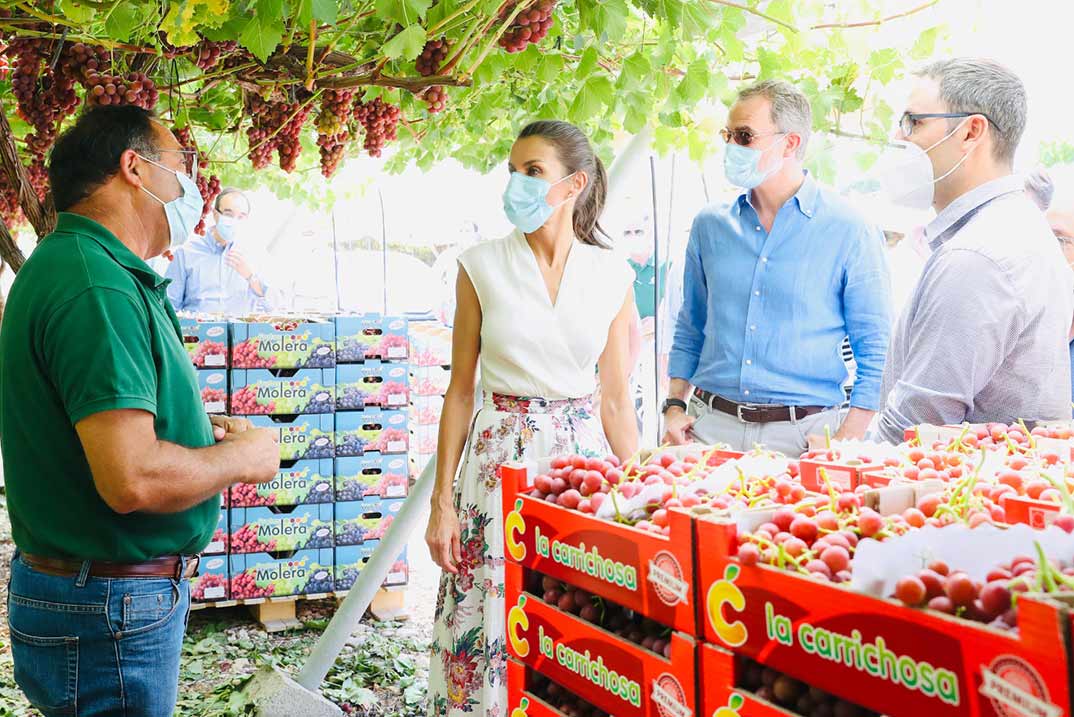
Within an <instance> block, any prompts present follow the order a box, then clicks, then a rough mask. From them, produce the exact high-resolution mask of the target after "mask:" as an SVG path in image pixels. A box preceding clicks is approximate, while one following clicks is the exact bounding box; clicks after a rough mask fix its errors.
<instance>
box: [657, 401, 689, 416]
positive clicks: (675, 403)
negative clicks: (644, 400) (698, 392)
mask: <svg viewBox="0 0 1074 717" xmlns="http://www.w3.org/2000/svg"><path fill="white" fill-rule="evenodd" d="M672 406H678V407H679V408H681V409H682V410H684V411H685V410H686V401H683V400H682V399H679V398H667V399H664V405H663V406H661V407H660V415H661V416H663V415H667V412H668V409H669V408H671V407H672Z"/></svg>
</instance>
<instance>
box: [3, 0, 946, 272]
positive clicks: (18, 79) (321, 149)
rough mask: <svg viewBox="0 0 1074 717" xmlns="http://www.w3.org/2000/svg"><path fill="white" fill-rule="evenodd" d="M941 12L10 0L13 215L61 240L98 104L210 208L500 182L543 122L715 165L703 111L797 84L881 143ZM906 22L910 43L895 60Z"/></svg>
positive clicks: (504, 1)
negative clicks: (68, 137) (140, 119)
mask: <svg viewBox="0 0 1074 717" xmlns="http://www.w3.org/2000/svg"><path fill="white" fill-rule="evenodd" d="M939 1H940V0H932V1H931V2H925V3H924V4H920V5H917V6H914V7H910V6H908V5H905V4H904V3H901V0H900V3H901V5H900V7H892V8H886V9H884V10H883V11H878V10H877V5H879V4H881V3H876V2H864V1H863V2H845V3H844V2H840V3H830V2H827V1H826V0H768V1H764V0H743V1H742V2H737V1H732V0H182V1H175V0H163V1H162V0H46V1H44V2H16V3H13V2H10V1H7V2H0V7H3V6H6V8H7V9H4V10H0V47H3V48H4V49H3V50H2V57H0V98H2V102H3V115H4V118H5V120H6V121H4V122H2V123H0V160H2V162H0V163H2V165H3V169H4V171H3V172H0V190H3V197H2V198H0V216H2V218H3V219H4V220H5V222H6V223H7V225H8V226H11V225H14V224H19V223H21V222H22V221H23V220H24V219H28V220H29V222H30V224H31V225H32V226H33V228H34V230H35V231H36V232H37V233H38V234H39V235H41V233H42V232H44V231H47V230H48V228H49V226H50V216H51V214H52V212H51V209H50V207H49V203H48V201H47V179H46V177H45V175H44V170H43V167H44V160H45V158H46V157H47V151H48V149H49V147H50V146H51V144H52V142H53V141H54V140H55V136H56V134H57V132H58V131H59V130H60V129H61V128H62V126H64V124H65V123H69V122H71V121H73V118H74V116H75V115H76V114H77V112H78V111H79V108H80V107H81V106H82V105H83V104H84V103H89V104H93V103H99V104H107V103H119V104H123V103H134V104H141V105H143V106H147V107H150V106H152V107H153V108H154V109H155V110H156V112H157V113H158V115H159V116H161V117H162V118H163V119H164V121H165V122H167V123H168V124H169V125H170V126H172V127H174V128H176V129H178V130H183V131H182V133H181V137H180V139H181V141H183V142H185V143H189V144H191V145H192V146H195V145H196V146H197V147H198V149H199V150H200V151H201V153H202V161H203V171H202V173H201V174H203V175H205V178H204V179H203V180H202V181H203V183H204V184H205V186H203V187H202V190H203V192H205V193H211V192H210V190H211V189H212V188H213V187H215V186H218V185H219V183H220V182H223V183H225V184H238V185H240V186H252V185H254V184H258V185H268V186H270V187H272V188H273V189H275V190H276V191H277V193H279V194H281V195H283V196H291V197H298V198H301V199H305V200H307V201H310V202H318V203H321V202H325V201H331V199H332V196H333V188H332V187H331V185H330V183H328V182H326V181H323V179H322V178H321V176H319V175H320V174H324V175H326V176H328V175H330V174H331V173H332V172H333V171H334V170H335V168H336V166H338V163H339V162H340V161H344V158H345V157H346V156H354V155H357V154H359V153H367V154H373V155H378V154H379V153H380V151H381V149H382V148H384V149H385V157H386V165H387V168H388V169H389V170H399V169H401V168H403V167H405V166H407V165H408V164H411V163H416V164H417V165H418V166H420V167H429V166H431V165H432V164H433V163H435V162H437V161H439V160H441V159H444V158H446V157H454V158H456V159H458V160H459V161H461V162H462V163H463V164H464V165H466V166H469V167H474V168H481V169H483V168H488V167H490V166H492V165H493V164H496V163H499V162H500V161H502V159H503V157H504V156H505V155H506V154H507V151H508V148H509V146H510V143H511V141H512V139H513V136H514V134H515V133H516V132H517V130H518V129H519V128H520V126H521V125H522V124H523V123H524V122H526V121H527V120H530V119H533V118H537V117H546V118H552V117H554V118H561V119H567V120H569V121H572V122H575V123H577V124H579V125H581V126H582V127H584V128H585V129H586V130H587V132H589V134H590V136H591V137H592V138H593V140H594V142H595V143H596V144H597V146H598V147H599V148H601V151H602V153H604V154H605V155H606V157H607V153H608V152H609V148H610V146H611V141H612V139H613V138H614V137H615V136H616V134H617V133H622V132H627V133H636V132H638V131H639V130H641V129H642V128H643V127H644V126H645V125H647V124H651V125H653V126H654V127H655V135H654V136H655V141H656V144H657V148H658V149H667V148H671V147H676V148H680V149H686V150H687V151H688V152H689V154H690V155H691V156H692V157H695V158H698V159H700V158H701V157H703V156H705V155H706V154H707V153H708V152H709V150H710V148H711V147H712V146H713V145H714V143H715V141H716V132H717V130H718V128H719V125H718V124H717V123H716V121H714V120H713V119H711V113H709V114H706V113H704V112H700V111H699V110H698V108H700V107H704V106H706V105H711V104H713V103H719V102H724V101H726V100H727V99H728V97H729V96H730V95H731V94H732V93H733V92H734V90H735V88H736V86H737V84H738V83H739V82H741V81H744V80H749V79H753V78H765V77H772V76H779V77H785V78H788V79H791V80H793V81H795V82H796V83H797V84H798V85H799V86H800V87H801V88H802V89H803V90H804V91H805V92H806V93H807V94H808V95H809V97H810V99H811V101H812V104H813V110H814V123H815V125H816V127H817V129H821V130H827V131H835V132H842V131H845V128H846V127H852V128H853V130H852V131H853V132H854V133H856V134H860V135H865V136H883V135H884V134H886V133H888V132H889V131H890V129H891V127H892V124H893V119H894V118H893V111H892V109H891V107H890V106H889V105H888V104H886V103H885V102H884V101H883V100H882V99H880V98H879V97H878V96H877V92H878V90H880V89H881V88H883V86H884V85H886V84H888V83H889V82H891V81H892V80H894V79H896V78H897V77H899V76H900V75H901V74H902V73H903V72H904V70H905V68H906V66H907V64H908V63H913V62H916V61H919V60H921V59H924V58H926V57H928V56H930V55H931V54H932V52H933V48H934V45H935V43H936V41H937V38H938V37H939V36H940V33H941V30H940V28H939V27H936V26H933V25H934V23H933V19H934V18H933V16H932V14H931V10H932V9H933V7H934V6H936V5H937V4H938V3H939ZM896 22H897V23H903V24H904V26H905V27H907V28H910V37H909V41H908V42H907V44H906V47H900V48H894V47H881V46H879V45H878V44H877V43H878V38H879V37H880V35H879V34H878V33H877V32H876V28H877V27H879V26H880V25H882V24H885V23H896ZM256 170H263V171H260V172H259V173H258V175H257V177H256V178H254V177H251V176H249V175H250V173H252V172H254V171H256ZM292 172H295V173H300V174H301V177H302V179H301V181H294V177H292V176H288V175H289V173H292ZM213 176H215V177H216V178H217V181H216V182H213V183H212V184H210V182H211V179H210V178H211V177H213ZM35 204H36V206H35ZM0 229H2V230H0V254H2V255H3V257H4V259H5V260H7V261H8V263H11V264H14V265H15V266H16V268H17V266H18V265H19V263H20V262H19V259H18V257H17V256H15V255H13V254H12V249H13V245H10V244H11V243H10V237H8V239H7V240H5V239H4V237H5V236H7V230H6V228H0ZM5 245H10V246H5ZM14 251H15V252H17V249H14Z"/></svg>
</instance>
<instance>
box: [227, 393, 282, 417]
mask: <svg viewBox="0 0 1074 717" xmlns="http://www.w3.org/2000/svg"><path fill="white" fill-rule="evenodd" d="M275 410H276V402H275V401H269V402H268V403H267V404H265V403H258V402H257V390H256V389H254V388H251V387H249V386H243V387H242V388H240V389H238V390H237V391H235V392H234V393H232V394H231V412H232V413H234V414H235V415H236V416H256V415H262V416H267V415H270V414H272V412H273V411H275Z"/></svg>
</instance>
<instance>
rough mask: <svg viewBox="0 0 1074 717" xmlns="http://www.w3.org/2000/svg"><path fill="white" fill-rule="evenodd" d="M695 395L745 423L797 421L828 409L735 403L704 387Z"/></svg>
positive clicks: (712, 406)
mask: <svg viewBox="0 0 1074 717" xmlns="http://www.w3.org/2000/svg"><path fill="white" fill-rule="evenodd" d="M694 395H695V396H697V397H698V398H700V399H701V401H702V402H703V403H704V404H705V405H706V406H708V407H709V408H711V409H712V410H714V411H720V412H721V413H727V414H730V415H732V416H735V417H736V418H738V420H740V421H742V422H744V423H776V422H777V421H797V420H800V419H802V418H805V417H806V416H813V415H815V414H818V413H820V412H821V411H826V410H827V409H826V408H825V407H824V406H769V405H765V404H756V403H735V402H734V401H729V400H727V399H726V398H724V397H723V396H717V395H716V394H715V393H709V392H708V391H706V390H705V389H703V388H699V389H697V390H695V391H694Z"/></svg>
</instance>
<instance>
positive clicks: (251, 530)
mask: <svg viewBox="0 0 1074 717" xmlns="http://www.w3.org/2000/svg"><path fill="white" fill-rule="evenodd" d="M228 545H229V550H230V552H232V553H268V552H271V551H273V550H275V549H276V541H275V540H270V541H269V542H267V543H263V542H261V541H260V540H258V539H257V529H256V528H255V527H254V526H252V525H244V526H242V527H241V528H239V529H238V530H236V531H235V532H234V533H232V534H231V539H230V541H229V542H228Z"/></svg>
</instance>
